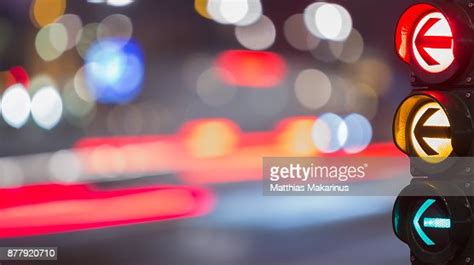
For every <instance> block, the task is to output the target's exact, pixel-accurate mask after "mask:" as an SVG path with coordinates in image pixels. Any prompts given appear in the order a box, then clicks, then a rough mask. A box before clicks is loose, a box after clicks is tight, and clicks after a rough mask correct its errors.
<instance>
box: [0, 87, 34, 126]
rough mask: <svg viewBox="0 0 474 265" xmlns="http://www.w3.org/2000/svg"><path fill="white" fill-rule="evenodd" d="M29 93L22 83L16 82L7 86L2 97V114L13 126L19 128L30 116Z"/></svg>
mask: <svg viewBox="0 0 474 265" xmlns="http://www.w3.org/2000/svg"><path fill="white" fill-rule="evenodd" d="M30 110H31V102H30V95H29V94H28V91H26V88H25V87H23V85H20V84H16V85H13V86H11V87H9V88H8V89H7V90H6V91H5V93H4V94H3V98H2V115H3V119H5V122H6V123H7V124H8V125H10V126H12V127H14V128H17V129H19V128H21V127H23V125H25V124H26V122H27V121H28V117H29V116H30Z"/></svg>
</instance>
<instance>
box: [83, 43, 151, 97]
mask: <svg viewBox="0 0 474 265" xmlns="http://www.w3.org/2000/svg"><path fill="white" fill-rule="evenodd" d="M143 58H144V57H143V52H142V50H141V48H140V46H139V45H138V43H136V42H135V41H129V40H122V39H105V40H100V41H98V42H96V43H94V44H93V45H92V46H91V48H90V49H89V50H88V51H87V54H86V58H85V60H86V65H85V78H86V81H87V85H88V87H89V89H90V90H91V91H90V92H91V94H92V95H93V96H94V98H95V99H96V100H97V102H100V103H105V104H114V103H127V102H130V101H132V100H134V99H135V98H136V97H137V96H138V95H139V94H140V92H141V90H142V83H143V78H144V70H145V67H144V63H143Z"/></svg>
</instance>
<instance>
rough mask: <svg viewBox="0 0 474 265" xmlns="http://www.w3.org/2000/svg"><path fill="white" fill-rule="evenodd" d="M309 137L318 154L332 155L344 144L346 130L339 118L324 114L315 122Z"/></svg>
mask: <svg viewBox="0 0 474 265" xmlns="http://www.w3.org/2000/svg"><path fill="white" fill-rule="evenodd" d="M311 135H312V139H313V143H314V145H315V146H316V148H317V149H318V150H319V151H320V152H323V153H334V152H337V151H339V150H340V149H341V148H342V147H343V146H344V144H345V143H346V141H347V137H348V128H347V125H346V124H345V122H344V120H343V119H342V118H341V117H339V116H338V115H336V114H334V113H326V114H323V115H322V116H321V117H319V118H318V119H317V120H316V122H315V123H314V125H313V128H312V132H311Z"/></svg>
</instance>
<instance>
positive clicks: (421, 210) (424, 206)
mask: <svg viewBox="0 0 474 265" xmlns="http://www.w3.org/2000/svg"><path fill="white" fill-rule="evenodd" d="M435 202H436V200H433V199H428V200H426V201H425V202H424V203H423V204H422V205H421V207H420V208H419V209H418V211H417V212H416V214H415V218H413V226H414V227H415V231H416V232H417V233H418V235H419V236H420V238H421V240H423V242H425V244H426V245H428V246H434V245H435V243H434V242H433V240H431V239H430V238H429V237H428V235H427V234H426V233H425V231H423V229H421V226H420V218H421V216H422V215H423V214H424V213H425V212H426V210H427V209H428V208H430V206H431V205H433V203H435Z"/></svg>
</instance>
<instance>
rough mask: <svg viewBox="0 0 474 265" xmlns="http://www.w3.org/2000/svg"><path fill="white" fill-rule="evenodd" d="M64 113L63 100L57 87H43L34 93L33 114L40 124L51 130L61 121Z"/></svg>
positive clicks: (32, 101)
mask: <svg viewBox="0 0 474 265" xmlns="http://www.w3.org/2000/svg"><path fill="white" fill-rule="evenodd" d="M62 114H63V102H62V99H61V96H60V95H59V93H58V91H57V89H56V88H54V87H52V86H47V87H43V88H41V89H40V90H38V92H36V93H35V94H34V96H33V99H32V100H31V115H32V117H33V120H34V121H35V122H36V124H38V126H40V127H41V128H43V129H46V130H50V129H52V128H54V127H55V126H56V125H57V124H58V123H59V121H60V120H61V117H62Z"/></svg>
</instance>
